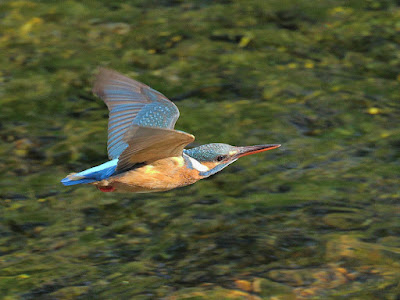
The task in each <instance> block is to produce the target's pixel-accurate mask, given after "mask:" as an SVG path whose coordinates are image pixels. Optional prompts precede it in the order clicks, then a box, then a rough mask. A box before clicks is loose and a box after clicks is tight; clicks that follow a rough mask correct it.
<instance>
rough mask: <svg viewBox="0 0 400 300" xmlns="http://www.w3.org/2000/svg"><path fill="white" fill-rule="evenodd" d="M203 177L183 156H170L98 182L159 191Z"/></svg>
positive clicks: (121, 188) (124, 188)
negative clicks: (188, 164)
mask: <svg viewBox="0 0 400 300" xmlns="http://www.w3.org/2000/svg"><path fill="white" fill-rule="evenodd" d="M201 178H202V177H201V176H200V175H199V171H198V170H196V169H194V168H193V169H191V168H187V166H186V164H185V159H184V158H183V157H168V158H164V159H160V160H157V161H155V162H154V163H152V164H149V165H145V166H143V167H140V168H137V169H134V170H131V171H127V172H125V173H122V174H119V175H116V176H113V177H111V178H109V179H107V180H103V181H100V182H98V184H96V185H97V186H98V187H99V188H100V187H105V186H112V187H114V188H115V191H117V192H118V191H121V192H127V191H129V192H137V193H146V192H158V191H166V190H170V189H173V188H177V187H181V186H185V185H189V184H192V183H195V182H196V181H198V180H199V179H201Z"/></svg>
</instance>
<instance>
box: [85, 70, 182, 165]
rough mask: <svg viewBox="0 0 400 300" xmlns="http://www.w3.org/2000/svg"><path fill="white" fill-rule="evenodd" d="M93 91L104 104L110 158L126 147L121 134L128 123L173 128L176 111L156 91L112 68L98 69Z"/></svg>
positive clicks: (173, 105) (125, 130) (177, 112)
mask: <svg viewBox="0 0 400 300" xmlns="http://www.w3.org/2000/svg"><path fill="white" fill-rule="evenodd" d="M93 93H94V94H96V95H97V96H99V97H100V98H101V99H103V100H104V102H105V103H106V104H107V106H108V110H109V120H108V143H107V151H108V157H109V158H110V159H115V158H118V157H119V156H120V154H121V153H122V152H123V151H124V150H125V149H126V148H127V147H128V144H127V143H126V141H125V140H126V139H125V135H126V133H127V131H128V130H129V128H130V127H131V126H132V125H138V126H147V127H159V128H168V129H173V128H174V126H175V122H176V120H178V118H179V110H178V108H177V107H176V106H175V104H174V103H172V102H171V101H170V100H168V98H167V97H165V96H164V95H163V94H161V93H160V92H157V91H156V90H153V89H152V88H151V87H149V86H147V85H145V84H143V83H141V82H138V81H136V80H133V79H130V78H128V77H126V76H124V75H122V74H120V73H118V72H116V71H113V70H108V69H104V68H102V69H100V72H99V74H98V75H97V78H96V81H95V84H94V87H93Z"/></svg>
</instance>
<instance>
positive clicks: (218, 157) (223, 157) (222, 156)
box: [217, 155, 226, 161]
mask: <svg viewBox="0 0 400 300" xmlns="http://www.w3.org/2000/svg"><path fill="white" fill-rule="evenodd" d="M225 158H226V156H225V155H219V156H217V161H223V160H224V159H225Z"/></svg>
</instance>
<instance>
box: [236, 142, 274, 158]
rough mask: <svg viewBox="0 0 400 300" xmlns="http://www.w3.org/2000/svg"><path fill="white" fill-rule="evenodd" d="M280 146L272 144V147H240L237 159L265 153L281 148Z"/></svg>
mask: <svg viewBox="0 0 400 300" xmlns="http://www.w3.org/2000/svg"><path fill="white" fill-rule="evenodd" d="M280 146H281V145H280V144H272V145H256V146H245V147H238V148H239V150H238V153H237V154H236V155H235V156H236V157H237V158H239V157H242V156H246V155H250V154H256V153H259V152H264V151H268V150H272V149H275V148H278V147H280Z"/></svg>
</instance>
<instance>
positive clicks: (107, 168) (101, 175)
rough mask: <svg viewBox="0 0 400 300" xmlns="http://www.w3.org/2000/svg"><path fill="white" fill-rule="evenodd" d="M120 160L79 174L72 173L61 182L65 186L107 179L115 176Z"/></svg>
mask: <svg viewBox="0 0 400 300" xmlns="http://www.w3.org/2000/svg"><path fill="white" fill-rule="evenodd" d="M117 163H118V159H113V160H111V161H109V162H106V163H104V164H101V165H100V166H97V167H93V168H90V169H87V170H85V171H82V172H79V173H72V174H69V175H68V176H67V177H65V178H64V179H63V180H61V183H62V184H63V185H75V184H84V183H92V182H96V181H100V180H103V179H106V178H108V177H110V176H112V175H114V174H115V169H116V167H117Z"/></svg>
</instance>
